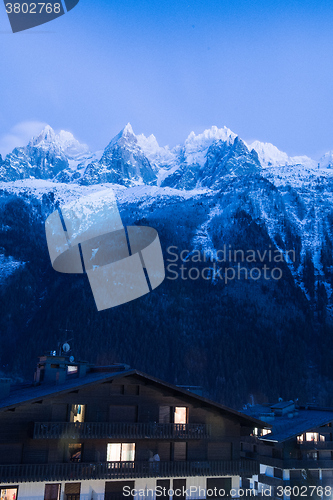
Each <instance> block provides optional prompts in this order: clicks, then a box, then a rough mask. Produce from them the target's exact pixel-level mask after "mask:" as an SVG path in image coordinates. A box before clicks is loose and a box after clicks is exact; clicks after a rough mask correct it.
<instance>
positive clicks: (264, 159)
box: [248, 141, 317, 168]
mask: <svg viewBox="0 0 333 500" xmlns="http://www.w3.org/2000/svg"><path fill="white" fill-rule="evenodd" d="M248 148H249V149H250V150H252V149H254V150H255V151H256V152H257V153H258V157H259V160H260V163H261V165H262V166H263V167H283V166H287V165H303V166H304V167H306V168H315V167H316V166H317V162H316V161H314V160H312V158H309V157H308V156H288V155H287V153H284V152H283V151H280V150H279V149H278V148H277V147H276V146H274V145H273V144H271V143H270V142H260V141H254V142H253V143H252V144H250V145H248Z"/></svg>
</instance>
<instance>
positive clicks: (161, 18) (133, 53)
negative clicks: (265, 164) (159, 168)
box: [0, 0, 333, 158]
mask: <svg viewBox="0 0 333 500" xmlns="http://www.w3.org/2000/svg"><path fill="white" fill-rule="evenodd" d="M0 44H1V49H0V63H1V83H0V85H1V98H0V152H1V153H4V152H8V151H7V150H8V149H11V146H12V144H14V143H15V141H16V142H17V141H18V140H21V141H24V142H26V136H27V135H28V136H29V135H31V132H32V133H35V132H36V131H37V129H39V128H40V126H42V123H48V124H50V125H51V126H52V127H53V128H54V129H56V130H57V129H60V128H63V129H65V130H70V131H71V132H73V134H74V135H75V136H76V137H77V138H78V139H79V140H81V141H82V142H85V143H87V144H88V145H89V146H90V148H91V150H97V149H101V148H104V147H105V146H106V144H107V143H108V142H109V141H110V139H111V138H112V137H113V136H114V135H115V134H116V133H118V132H119V130H120V129H122V128H123V127H124V126H125V125H126V123H127V122H131V124H132V126H133V129H134V132H135V133H137V134H139V133H144V134H145V135H149V134H151V133H153V134H154V135H155V136H156V138H157V140H158V142H159V143H160V145H165V144H169V145H170V146H174V145H175V144H177V143H179V142H182V141H184V139H185V138H186V137H187V135H188V134H189V133H190V132H191V130H194V132H196V133H199V132H202V131H203V130H204V129H205V128H209V127H211V126H212V125H217V126H218V127H222V126H223V125H226V126H227V127H229V128H230V129H231V130H233V131H234V132H235V133H236V134H239V135H240V136H241V137H242V138H243V139H245V140H246V141H249V142H251V141H252V140H255V139H258V140H261V141H264V142H272V143H273V144H274V145H276V146H277V147H278V148H279V149H281V150H283V151H286V152H287V153H288V154H289V155H301V154H307V155H309V156H312V157H314V158H318V157H319V156H321V154H323V153H324V152H326V151H328V150H330V149H333V126H332V125H333V92H332V91H333V3H332V0H327V1H326V0H288V1H287V0H251V1H248V0H187V1H185V0H170V1H166V0H149V1H148V0H122V1H121V0H120V1H119V0H117V1H116V0H80V2H79V4H78V5H77V6H76V7H75V8H74V9H73V10H72V11H71V12H69V13H67V14H66V15H64V16H62V17H61V18H59V19H56V20H54V21H52V22H50V23H48V24H45V25H43V26H40V27H37V28H34V29H32V30H28V31H26V32H22V33H16V34H12V33H11V31H10V25H9V21H8V19H7V16H6V12H5V7H4V5H3V4H1V5H0Z"/></svg>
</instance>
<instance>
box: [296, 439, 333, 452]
mask: <svg viewBox="0 0 333 500" xmlns="http://www.w3.org/2000/svg"><path fill="white" fill-rule="evenodd" d="M298 445H299V448H300V450H333V441H303V442H301V443H298Z"/></svg>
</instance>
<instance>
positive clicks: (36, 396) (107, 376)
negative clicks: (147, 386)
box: [0, 367, 269, 428]
mask: <svg viewBox="0 0 333 500" xmlns="http://www.w3.org/2000/svg"><path fill="white" fill-rule="evenodd" d="M97 368H98V367H97ZM105 368H107V367H105ZM131 375H134V376H137V377H139V378H142V379H144V380H149V381H150V382H152V383H154V384H156V385H157V386H163V387H167V388H169V389H171V390H172V391H174V392H176V393H178V394H179V395H182V396H186V398H189V399H194V400H197V401H200V402H201V403H202V404H203V405H207V406H210V407H213V408H215V409H217V410H220V411H221V412H222V413H223V414H224V415H225V416H229V417H232V416H234V417H237V419H238V420H239V421H240V423H241V424H243V425H245V426H249V427H251V426H252V427H254V426H255V427H259V428H261V427H263V426H265V427H267V424H264V423H263V422H262V421H261V420H258V419H256V418H254V417H252V416H248V415H245V414H244V413H241V412H238V411H236V410H233V409H232V408H228V407H227V406H224V405H221V404H219V403H216V402H215V401H212V400H210V399H207V398H204V397H202V396H198V395H197V394H195V393H193V392H190V391H188V390H186V389H182V388H180V387H178V386H176V385H173V384H169V383H168V382H165V381H163V380H160V379H158V378H156V377H153V376H151V375H148V374H146V373H143V372H140V371H138V370H134V369H131V368H129V369H125V370H121V371H117V372H112V373H110V371H109V372H107V371H105V372H101V371H98V372H88V373H87V375H85V376H84V377H82V378H73V379H67V380H66V381H65V382H64V383H62V384H56V383H54V384H52V383H45V382H43V383H41V384H39V385H35V384H32V385H31V386H28V387H24V388H22V387H17V388H15V386H13V387H12V389H11V392H10V395H9V396H7V397H5V398H3V399H1V400H0V411H5V410H9V409H11V408H14V407H16V406H19V405H23V404H26V403H33V402H36V401H39V400H40V399H45V398H48V397H52V396H54V395H56V394H57V395H58V394H62V393H66V392H68V391H72V390H75V389H77V388H80V387H81V388H82V387H85V386H89V385H92V384H96V383H99V382H107V381H110V380H113V379H117V378H123V377H129V376H131ZM268 427H269V425H268Z"/></svg>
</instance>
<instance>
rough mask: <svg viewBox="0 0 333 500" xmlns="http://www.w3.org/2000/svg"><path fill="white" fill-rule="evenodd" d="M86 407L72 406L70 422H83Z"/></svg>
mask: <svg viewBox="0 0 333 500" xmlns="http://www.w3.org/2000/svg"><path fill="white" fill-rule="evenodd" d="M85 413H86V405H72V406H71V413H70V422H84V416H85Z"/></svg>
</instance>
